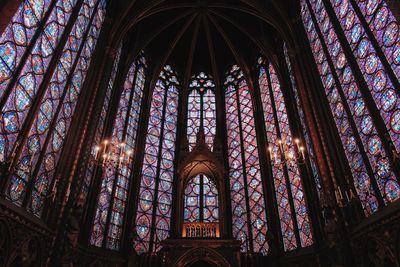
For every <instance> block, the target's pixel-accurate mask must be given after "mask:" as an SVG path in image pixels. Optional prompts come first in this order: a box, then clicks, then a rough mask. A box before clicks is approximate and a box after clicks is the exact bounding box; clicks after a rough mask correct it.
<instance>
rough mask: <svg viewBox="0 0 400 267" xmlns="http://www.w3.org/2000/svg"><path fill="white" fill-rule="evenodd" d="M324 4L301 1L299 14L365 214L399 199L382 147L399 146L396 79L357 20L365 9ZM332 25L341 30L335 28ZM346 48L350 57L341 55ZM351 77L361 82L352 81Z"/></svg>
mask: <svg viewBox="0 0 400 267" xmlns="http://www.w3.org/2000/svg"><path fill="white" fill-rule="evenodd" d="M368 2H370V4H368V6H369V8H372V9H373V10H375V9H376V8H373V6H374V3H377V2H379V1H368ZM380 2H382V1H380ZM325 4H326V5H327V6H325ZM325 4H323V3H322V2H321V1H319V0H318V1H316V0H314V1H308V0H303V1H302V2H301V5H302V10H301V15H302V19H303V24H304V26H305V28H306V31H307V35H308V39H309V41H310V44H311V48H312V50H313V54H314V57H315V61H316V63H317V67H318V70H319V72H320V75H321V80H322V83H323V85H324V88H325V94H326V95H327V96H328V102H329V104H330V108H331V111H332V115H333V117H334V119H335V122H336V125H337V127H338V132H339V135H340V138H341V141H342V144H343V147H344V151H345V154H346V156H347V160H348V162H349V166H350V170H351V172H352V176H353V180H354V186H355V189H356V191H357V193H358V196H359V198H360V200H361V203H362V205H363V208H364V211H365V214H366V215H369V214H371V213H373V212H375V211H377V210H378V208H379V206H384V205H386V204H388V203H390V202H393V201H395V200H397V199H399V198H400V185H399V183H398V177H397V175H396V174H395V170H394V169H392V167H391V166H392V164H393V163H392V162H391V158H392V156H391V154H392V151H391V150H390V149H389V150H388V148H387V147H388V146H389V147H393V149H394V150H395V151H397V152H398V151H399V147H400V143H399V140H400V139H399V138H400V136H399V134H398V130H397V128H398V125H400V118H399V117H400V116H398V115H397V114H400V102H399V94H398V92H399V91H398V90H399V88H396V89H395V86H394V85H395V84H396V83H397V84H398V80H397V79H396V78H395V76H394V75H392V73H391V70H390V69H388V68H387V64H385V62H386V61H391V60H393V58H390V57H380V56H379V55H378V53H377V51H379V49H380V48H379V47H377V46H376V45H374V42H373V41H372V40H374V39H373V38H375V37H373V36H371V34H369V33H368V32H370V31H371V28H370V27H366V24H365V18H366V17H364V16H359V15H360V12H358V11H360V10H359V9H358V8H359V7H361V6H364V4H361V3H360V4H359V5H357V3H356V1H354V2H353V1H350V2H349V1H346V0H344V1H335V3H333V2H332V4H329V3H328V2H327V3H325ZM381 7H383V5H381ZM386 10H387V11H388V9H386ZM328 11H329V12H328ZM387 16H389V13H387ZM382 19H383V18H382ZM332 20H336V21H337V22H338V23H339V24H340V25H341V28H334V27H333V24H332ZM387 26H388V25H387ZM371 27H372V26H371ZM382 30H383V31H382V32H384V29H382ZM338 32H340V33H343V34H344V36H345V38H343V40H340V39H339V38H338ZM378 37H379V36H378ZM381 37H382V36H380V37H379V38H381ZM392 37H394V36H392ZM379 38H378V40H379ZM345 48H348V49H350V51H352V52H353V53H352V54H346V52H345V51H347V50H345ZM350 61H353V62H355V63H356V64H350V63H349V62H350ZM392 66H393V67H395V66H396V65H395V64H392ZM356 72H357V73H360V74H361V76H362V77H363V80H360V79H358V80H357V78H356V75H355V74H354V73H356ZM364 84H365V85H366V86H364ZM396 87H398V86H397V85H396ZM378 125H383V126H384V127H383V128H384V129H382V127H381V126H379V127H380V128H379V129H380V131H378ZM382 131H383V132H385V134H384V136H382Z"/></svg>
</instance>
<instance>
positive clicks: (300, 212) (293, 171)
mask: <svg viewBox="0 0 400 267" xmlns="http://www.w3.org/2000/svg"><path fill="white" fill-rule="evenodd" d="M259 87H260V93H261V101H262V106H263V113H264V121H265V128H266V131H267V142H268V147H269V151H270V156H271V159H272V160H271V166H272V173H273V177H274V185H275V194H276V199H277V205H278V212H279V220H280V225H281V232H282V238H283V245H284V249H285V250H287V251H288V250H293V249H295V248H298V247H306V246H309V245H311V244H313V237H312V232H311V223H310V219H309V216H308V209H307V205H306V200H305V197H304V190H303V185H302V181H301V177H300V170H299V163H298V162H297V161H296V160H295V158H296V157H295V155H296V148H295V143H294V138H293V136H292V133H291V129H290V126H289V121H288V115H287V112H286V105H285V99H284V97H283V94H282V91H281V85H280V81H279V78H278V75H277V73H276V71H275V68H274V67H273V65H272V64H270V63H269V64H265V63H261V66H260V73H259ZM280 146H282V147H286V148H287V152H286V153H288V154H289V155H291V157H290V158H291V159H293V160H286V161H283V159H282V157H281V152H280V151H281V148H280ZM298 152H299V151H297V153H298Z"/></svg>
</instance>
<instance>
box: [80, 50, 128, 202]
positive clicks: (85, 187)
mask: <svg viewBox="0 0 400 267" xmlns="http://www.w3.org/2000/svg"><path fill="white" fill-rule="evenodd" d="M121 50H122V42H121V44H120V46H119V47H118V50H117V52H116V55H115V61H114V64H113V67H112V70H111V76H110V80H109V81H108V86H107V90H106V94H105V97H104V101H103V105H102V108H101V113H100V116H99V121H98V122H97V127H96V131H95V135H94V139H93V143H94V144H100V142H101V138H102V137H103V134H104V132H103V130H104V126H105V122H106V118H107V114H108V108H109V105H110V100H111V94H112V92H113V88H114V81H115V77H116V75H117V72H118V66H119V62H120V59H121ZM96 154H97V151H96V148H95V147H92V150H91V152H90V155H89V159H88V164H87V167H86V171H85V177H84V180H83V184H82V188H81V197H82V198H83V199H84V200H86V198H87V195H88V193H89V189H90V188H89V187H90V184H91V182H92V179H93V178H94V177H93V176H94V175H95V174H94V173H95V166H96V165H95V164H96Z"/></svg>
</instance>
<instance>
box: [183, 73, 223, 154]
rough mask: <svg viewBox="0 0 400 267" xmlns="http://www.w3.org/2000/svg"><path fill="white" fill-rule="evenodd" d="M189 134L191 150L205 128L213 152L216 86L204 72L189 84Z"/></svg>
mask: <svg viewBox="0 0 400 267" xmlns="http://www.w3.org/2000/svg"><path fill="white" fill-rule="evenodd" d="M189 90H190V92H189V99H188V121H187V127H188V129H187V134H188V140H189V149H190V150H192V149H193V148H194V147H195V145H196V136H197V133H198V131H199V128H200V127H203V129H204V133H205V139H206V144H207V145H208V146H209V147H210V149H211V150H212V148H213V143H214V136H215V131H216V114H215V112H216V111H215V110H216V106H215V85H214V81H213V79H212V77H210V76H209V75H206V74H205V73H204V72H200V74H198V75H196V76H193V77H192V80H191V82H190V84H189Z"/></svg>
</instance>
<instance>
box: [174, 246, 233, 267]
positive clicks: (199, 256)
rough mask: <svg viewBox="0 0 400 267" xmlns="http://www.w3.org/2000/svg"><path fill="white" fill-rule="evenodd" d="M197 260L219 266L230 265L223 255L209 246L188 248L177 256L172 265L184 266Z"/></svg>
mask: <svg viewBox="0 0 400 267" xmlns="http://www.w3.org/2000/svg"><path fill="white" fill-rule="evenodd" d="M197 261H203V262H204V261H205V262H209V263H210V264H213V265H216V266H221V267H230V266H231V265H230V264H229V262H228V261H227V260H226V259H225V257H224V256H223V255H221V254H220V253H218V252H217V251H215V250H213V249H210V248H193V249H191V250H188V251H187V252H186V253H185V254H183V255H182V256H181V257H179V258H178V260H177V261H176V262H175V263H174V264H173V265H172V266H174V267H186V266H190V265H191V264H193V263H195V262H197Z"/></svg>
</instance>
